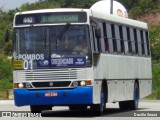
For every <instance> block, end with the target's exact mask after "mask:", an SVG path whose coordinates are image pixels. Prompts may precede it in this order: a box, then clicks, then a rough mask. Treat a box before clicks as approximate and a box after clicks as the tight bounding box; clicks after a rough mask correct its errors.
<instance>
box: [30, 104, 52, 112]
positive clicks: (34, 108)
mask: <svg viewBox="0 0 160 120" xmlns="http://www.w3.org/2000/svg"><path fill="white" fill-rule="evenodd" d="M30 109H31V113H41V111H44V110H52V106H47V105H31V106H30Z"/></svg>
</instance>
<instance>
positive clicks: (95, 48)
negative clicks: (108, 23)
mask: <svg viewBox="0 0 160 120" xmlns="http://www.w3.org/2000/svg"><path fill="white" fill-rule="evenodd" d="M92 32H93V51H94V52H98V45H97V38H96V36H95V27H92Z"/></svg>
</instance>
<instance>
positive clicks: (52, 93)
mask: <svg viewBox="0 0 160 120" xmlns="http://www.w3.org/2000/svg"><path fill="white" fill-rule="evenodd" d="M44 96H45V97H57V96H58V93H57V92H46V93H45V94H44Z"/></svg>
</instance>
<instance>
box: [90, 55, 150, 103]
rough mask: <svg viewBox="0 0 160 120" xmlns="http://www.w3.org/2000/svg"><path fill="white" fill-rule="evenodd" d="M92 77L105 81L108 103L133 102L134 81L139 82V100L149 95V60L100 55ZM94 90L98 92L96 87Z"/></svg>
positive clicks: (135, 57)
mask: <svg viewBox="0 0 160 120" xmlns="http://www.w3.org/2000/svg"><path fill="white" fill-rule="evenodd" d="M94 77H95V79H96V80H100V81H102V80H107V85H108V102H116V101H124V100H133V92H134V83H135V80H138V81H139V87H140V89H139V90H140V98H143V97H145V96H147V95H149V94H151V87H152V81H151V79H152V74H151V58H144V57H137V56H124V55H111V54H100V56H99V61H98V62H97V66H95V67H94ZM95 86H97V85H95ZM95 86H94V87H95ZM95 89H97V90H100V89H98V86H97V88H95ZM99 92H100V91H99ZM95 94H97V91H96V92H94V94H93V96H96V95H95ZM97 99H98V98H97Z"/></svg>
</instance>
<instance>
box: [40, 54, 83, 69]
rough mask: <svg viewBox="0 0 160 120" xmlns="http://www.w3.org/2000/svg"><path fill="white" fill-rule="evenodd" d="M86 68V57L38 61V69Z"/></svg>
mask: <svg viewBox="0 0 160 120" xmlns="http://www.w3.org/2000/svg"><path fill="white" fill-rule="evenodd" d="M78 66H79V67H80V66H81V67H84V66H86V57H64V58H52V59H45V60H38V61H37V67H38V68H45V67H78Z"/></svg>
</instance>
